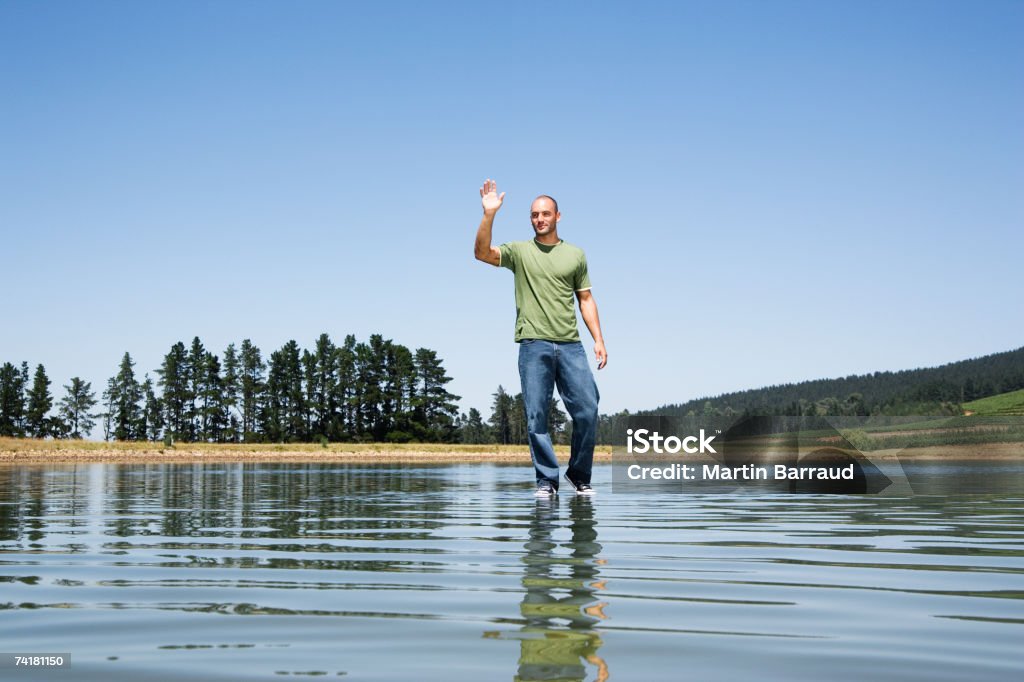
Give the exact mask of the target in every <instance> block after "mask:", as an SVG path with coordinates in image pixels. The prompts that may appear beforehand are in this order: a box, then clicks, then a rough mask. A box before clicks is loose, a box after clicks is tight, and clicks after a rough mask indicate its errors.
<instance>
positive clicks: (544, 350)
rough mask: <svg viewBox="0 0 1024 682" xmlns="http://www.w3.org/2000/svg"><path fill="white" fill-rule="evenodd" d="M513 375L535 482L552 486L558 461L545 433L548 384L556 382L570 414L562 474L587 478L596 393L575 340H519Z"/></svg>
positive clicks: (591, 458) (594, 428)
mask: <svg viewBox="0 0 1024 682" xmlns="http://www.w3.org/2000/svg"><path fill="white" fill-rule="evenodd" d="M519 380H520V381H521V382H522V386H523V403H524V404H525V407H526V427H527V428H526V430H527V432H528V433H529V437H530V457H531V458H532V459H533V468H534V471H535V472H536V474H537V482H538V483H539V482H540V481H542V480H548V481H551V483H552V484H553V485H554V486H555V488H557V487H558V460H557V459H555V449H554V447H553V446H552V445H551V436H550V435H549V434H548V410H549V409H550V406H551V398H552V396H553V391H554V387H555V386H558V395H559V396H561V398H562V402H563V403H564V404H565V408H566V410H568V412H569V416H570V417H572V445H571V449H570V453H571V454H570V457H569V467H568V469H567V470H566V473H568V474H569V476H570V477H571V478H572V479H573V480H574V481H576V482H577V483H590V470H591V468H592V466H593V463H594V440H595V439H596V438H597V403H598V401H599V400H600V398H601V396H600V394H599V393H598V391H597V384H596V383H595V382H594V375H593V374H592V373H591V372H590V366H589V365H588V364H587V354H586V352H585V351H584V350H583V344H582V343H580V342H579V341H575V342H571V343H561V342H556V341H545V340H543V339H526V340H524V341H522V342H521V343H520V344H519Z"/></svg>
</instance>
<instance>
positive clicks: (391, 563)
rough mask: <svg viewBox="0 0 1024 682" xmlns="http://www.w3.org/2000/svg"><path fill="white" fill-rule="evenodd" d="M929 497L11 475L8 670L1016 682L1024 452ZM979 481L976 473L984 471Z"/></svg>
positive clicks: (385, 471)
mask: <svg viewBox="0 0 1024 682" xmlns="http://www.w3.org/2000/svg"><path fill="white" fill-rule="evenodd" d="M915 475H917V476H924V477H928V478H930V479H931V480H933V481H934V483H935V486H934V489H936V490H940V491H941V490H948V491H952V492H954V493H955V492H956V490H957V486H956V485H955V484H953V483H951V482H956V481H958V480H963V479H965V478H973V479H974V480H986V479H989V480H992V481H998V482H999V487H998V490H999V492H998V493H993V494H975V495H960V494H931V495H917V496H909V497H907V496H903V497H900V496H895V497H894V496H872V495H864V496H855V495H849V496H846V495H813V494H807V495H787V494H779V493H767V494H760V493H737V492H730V493H720V494H719V493H712V494H700V495H694V494H663V495H652V494H641V493H621V492H612V490H611V486H610V482H611V479H612V471H611V466H609V465H598V466H596V467H595V477H594V482H595V486H596V487H597V488H598V490H599V494H598V495H597V496H596V497H594V498H593V499H587V498H577V497H575V496H574V495H573V494H572V491H571V490H569V489H568V487H567V486H563V488H562V493H561V494H560V495H559V496H558V498H557V499H556V500H554V501H538V500H536V499H534V498H533V497H532V495H531V493H532V489H533V484H532V480H531V479H532V470H531V469H530V468H529V467H528V466H502V465H491V464H481V465H475V464H474V465H444V466H420V465H408V466H353V465H346V464H329V463H309V464H266V463H247V464H223V463H221V464H184V465H183V464H151V465H125V464H79V465H47V466H8V467H3V468H0V609H2V610H3V615H2V618H0V638H2V644H0V651H2V652H5V655H6V656H7V658H10V657H11V655H12V654H15V653H38V652H46V653H63V654H65V655H68V654H69V655H70V661H69V662H68V663H67V665H66V667H64V668H51V669H35V670H27V669H24V668H13V667H11V666H10V665H9V664H8V663H6V662H5V663H4V665H5V666H6V667H5V668H4V669H3V670H0V679H5V680H8V679H9V680H19V679H26V680H39V679H47V680H63V679H66V680H75V681H76V682H79V681H83V680H104V681H107V680H140V679H156V680H261V679H262V680H271V679H274V680H279V679H283V678H295V677H298V678H299V679H309V678H311V677H312V678H317V677H328V678H341V679H345V680H473V681H477V680H604V679H614V680H640V681H642V682H649V681H653V680H680V679H696V680H738V679H741V680H742V679H781V678H785V679H787V680H821V679H829V680H862V679H865V678H874V679H884V680H922V679H927V680H1006V679H1011V678H1019V677H1020V676H1021V675H1022V674H1024V653H1022V652H1024V646H1022V644H1024V465H1022V464H1018V463H1015V462H993V463H990V464H985V463H982V464H972V465H965V464H958V463H930V464H927V465H924V464H922V465H920V466H919V467H918V470H917V471H916V472H915ZM979 477H980V479H979Z"/></svg>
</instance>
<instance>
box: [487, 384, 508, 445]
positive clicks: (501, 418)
mask: <svg viewBox="0 0 1024 682" xmlns="http://www.w3.org/2000/svg"><path fill="white" fill-rule="evenodd" d="M489 423H490V426H491V433H492V434H493V436H492V437H493V438H494V441H495V442H496V443H498V444H499V445H508V444H510V443H512V397H511V396H510V395H509V394H508V393H506V392H505V389H504V388H502V386H501V385H500V384H499V385H498V390H497V391H496V392H495V393H494V402H493V403H492V404H491V418H490V420H489Z"/></svg>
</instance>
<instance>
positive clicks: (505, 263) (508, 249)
mask: <svg viewBox="0 0 1024 682" xmlns="http://www.w3.org/2000/svg"><path fill="white" fill-rule="evenodd" d="M498 251H499V252H500V253H501V259H500V260H499V261H498V265H500V266H501V267H503V268H508V269H509V270H511V271H512V272H515V271H516V266H517V265H519V254H517V253H516V245H515V243H513V242H505V243H504V244H502V245H501V246H499V247H498Z"/></svg>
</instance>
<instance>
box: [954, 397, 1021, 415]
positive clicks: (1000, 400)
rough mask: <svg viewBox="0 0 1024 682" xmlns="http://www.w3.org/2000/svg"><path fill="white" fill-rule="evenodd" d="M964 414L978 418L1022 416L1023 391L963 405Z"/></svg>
mask: <svg viewBox="0 0 1024 682" xmlns="http://www.w3.org/2000/svg"><path fill="white" fill-rule="evenodd" d="M963 408H964V414H971V415H975V416H979V417H989V416H1003V415H1024V390H1020V391H1011V392H1009V393H1000V394H999V395H994V396H991V397H988V398H981V399H980V400H972V401H971V402H969V403H964V404H963Z"/></svg>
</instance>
